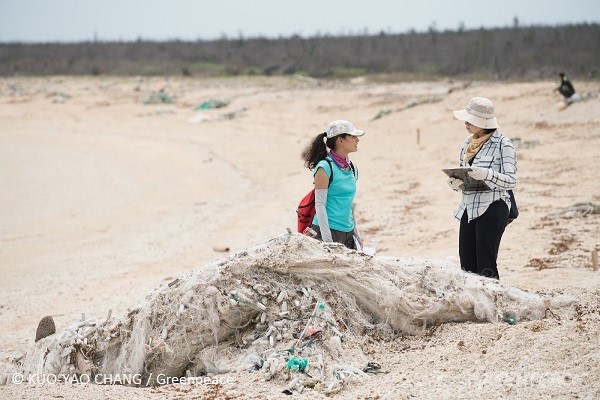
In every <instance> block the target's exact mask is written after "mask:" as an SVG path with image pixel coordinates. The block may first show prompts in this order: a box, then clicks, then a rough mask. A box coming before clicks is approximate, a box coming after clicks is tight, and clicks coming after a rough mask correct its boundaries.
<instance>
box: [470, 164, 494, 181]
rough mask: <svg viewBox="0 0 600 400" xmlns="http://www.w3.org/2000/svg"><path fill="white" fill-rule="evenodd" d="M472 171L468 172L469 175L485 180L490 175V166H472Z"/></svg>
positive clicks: (478, 179)
mask: <svg viewBox="0 0 600 400" xmlns="http://www.w3.org/2000/svg"><path fill="white" fill-rule="evenodd" d="M471 169H472V171H469V172H467V174H469V176H470V177H471V178H473V179H475V180H477V181H484V180H486V179H487V177H488V172H489V171H490V170H489V168H481V167H471Z"/></svg>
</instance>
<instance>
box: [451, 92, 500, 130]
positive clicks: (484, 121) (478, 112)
mask: <svg viewBox="0 0 600 400" xmlns="http://www.w3.org/2000/svg"><path fill="white" fill-rule="evenodd" d="M495 112H496V107H494V103H492V102H491V101H490V100H489V99H486V98H485V97H473V98H472V99H471V100H469V104H468V105H467V108H465V109H464V110H457V111H454V116H455V117H456V119H458V120H460V121H466V122H468V123H470V124H471V125H475V126H476V127H478V128H483V129H495V128H499V126H498V120H497V119H496V117H495V115H494V113H495Z"/></svg>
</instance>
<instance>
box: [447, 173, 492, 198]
mask: <svg viewBox="0 0 600 400" xmlns="http://www.w3.org/2000/svg"><path fill="white" fill-rule="evenodd" d="M472 170H473V169H472V168H470V167H455V168H443V169H442V171H443V172H444V173H445V174H446V175H448V177H450V178H457V179H460V180H461V181H463V183H462V185H460V186H459V189H460V190H462V191H463V192H476V191H486V190H492V189H491V188H490V187H489V186H488V185H487V184H486V183H485V182H484V181H479V180H476V179H473V178H471V177H470V176H469V174H467V172H469V171H472Z"/></svg>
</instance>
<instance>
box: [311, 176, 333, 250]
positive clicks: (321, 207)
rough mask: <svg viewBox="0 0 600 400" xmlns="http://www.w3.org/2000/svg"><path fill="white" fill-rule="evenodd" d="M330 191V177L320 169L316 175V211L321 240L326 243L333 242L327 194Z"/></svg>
mask: <svg viewBox="0 0 600 400" xmlns="http://www.w3.org/2000/svg"><path fill="white" fill-rule="evenodd" d="M328 189H329V177H328V176H327V174H326V173H325V170H324V169H323V168H318V169H317V172H316V173H315V211H316V213H317V219H318V220H319V229H320V230H321V238H322V239H323V241H324V242H333V238H332V237H331V230H330V229H329V219H328V217H327V208H326V205H327V192H328Z"/></svg>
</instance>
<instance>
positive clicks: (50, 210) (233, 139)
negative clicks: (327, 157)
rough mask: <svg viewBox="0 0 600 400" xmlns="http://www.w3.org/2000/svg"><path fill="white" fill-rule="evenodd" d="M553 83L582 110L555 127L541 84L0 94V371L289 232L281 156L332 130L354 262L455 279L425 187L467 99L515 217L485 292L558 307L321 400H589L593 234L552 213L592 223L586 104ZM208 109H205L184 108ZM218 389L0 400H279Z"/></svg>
mask: <svg viewBox="0 0 600 400" xmlns="http://www.w3.org/2000/svg"><path fill="white" fill-rule="evenodd" d="M574 83H575V86H576V88H577V91H578V92H579V93H581V94H585V93H591V94H592V96H591V98H590V99H588V100H586V101H582V102H579V103H575V104H573V105H571V106H569V107H568V108H566V109H561V108H560V107H558V104H559V102H560V101H561V97H560V95H559V94H558V93H557V92H554V91H553V89H554V87H555V86H557V82H554V81H538V82H514V83H506V82H504V83H501V82H494V83H492V82H465V81H451V80H440V81H435V82H405V83H387V82H382V83H374V82H371V81H368V80H366V79H364V78H357V79H354V80H352V81H350V82H332V81H327V80H314V79H310V78H304V77H286V78H276V77H272V78H261V77H256V78H229V79H208V80H203V79H193V78H186V79H183V78H169V79H160V78H118V77H94V78H91V77H46V78H18V77H17V78H2V79H0V184H1V186H2V188H3V190H2V192H1V194H0V271H1V277H2V279H1V280H0V356H1V359H0V360H1V361H0V363H5V364H8V363H10V361H11V360H12V359H14V358H15V357H19V355H21V354H22V353H24V352H25V351H27V350H28V349H29V348H31V346H33V344H34V339H35V331H36V328H37V324H38V322H39V321H40V319H41V318H42V317H44V316H46V315H51V316H52V317H53V318H54V321H55V323H56V326H57V329H58V330H60V329H65V328H66V327H67V326H68V325H69V324H70V323H71V322H73V321H75V320H79V319H80V318H81V315H82V314H85V316H87V317H96V318H102V317H105V316H106V314H107V312H108V310H112V314H113V315H117V316H118V315H122V314H126V313H127V311H128V309H130V308H132V307H134V306H136V305H137V304H138V303H139V302H140V301H141V300H142V299H143V298H144V297H145V296H146V295H147V294H148V293H150V292H152V291H153V290H154V289H155V288H157V287H158V286H160V285H161V284H164V283H167V282H170V281H172V280H173V279H175V278H177V277H179V276H181V275H182V274H184V273H185V272H187V271H189V270H191V269H195V268H200V267H202V266H203V265H205V264H207V263H209V262H211V261H214V260H216V259H219V258H223V257H227V256H228V255H230V254H234V253H236V252H239V251H243V250H244V249H246V248H248V247H251V246H254V245H257V244H259V243H263V242H266V241H268V240H269V239H271V238H273V237H275V236H277V235H281V234H283V233H285V232H286V230H287V229H288V228H290V229H291V230H292V231H294V230H295V226H296V220H295V209H296V206H297V204H298V201H299V199H300V198H301V197H302V196H303V195H304V194H305V193H306V192H307V191H308V189H309V188H310V187H311V185H312V176H311V174H310V172H309V171H308V170H307V169H306V168H304V167H303V165H302V160H301V159H300V153H301V151H302V149H303V148H304V146H305V145H306V144H307V143H308V142H309V140H311V139H312V138H313V137H314V136H315V135H316V134H318V133H319V132H322V131H323V129H324V127H325V125H326V123H327V122H329V121H331V120H334V119H348V120H350V121H352V122H353V123H354V125H355V126H356V127H357V128H358V129H361V130H365V131H366V132H367V133H366V135H365V136H364V137H362V138H361V139H360V143H359V146H358V147H359V151H358V152H357V153H353V154H352V155H351V157H352V160H353V162H354V164H355V165H356V166H357V167H358V169H359V174H360V178H359V181H358V192H357V197H356V203H357V215H358V226H359V228H360V230H361V232H362V234H363V237H364V239H365V242H366V244H367V245H372V246H376V247H377V250H378V255H382V256H395V257H417V258H422V259H432V260H444V261H449V262H451V263H453V264H454V265H455V268H457V269H459V268H460V267H459V266H458V265H459V260H458V246H457V244H458V221H456V220H455V219H454V217H453V215H454V211H455V209H456V207H457V205H458V202H459V195H458V194H457V193H454V192H453V191H451V190H450V189H449V188H448V186H447V185H446V177H445V175H444V174H443V173H442V172H441V169H442V168H444V167H448V166H453V165H456V164H457V163H458V154H459V150H460V146H461V144H462V142H463V139H464V138H465V137H466V136H467V133H466V130H465V128H464V126H463V124H462V123H461V122H460V121H457V120H455V119H454V118H453V115H452V111H453V110H457V109H461V108H464V106H465V105H466V103H467V102H468V100H469V99H470V98H471V97H474V96H484V97H488V98H490V99H491V100H492V101H494V103H495V105H496V110H497V116H498V120H499V124H500V127H501V128H500V129H501V131H502V132H503V134H504V135H505V136H508V137H510V138H511V139H513V140H514V143H515V145H516V151H517V160H518V184H517V188H516V189H515V195H516V198H517V202H518V205H519V210H520V213H521V214H520V216H519V218H518V219H517V220H516V221H515V222H513V223H512V224H510V225H509V226H508V227H507V230H506V232H505V234H504V236H503V239H502V243H501V247H500V254H499V259H498V266H499V267H498V269H499V272H500V279H501V281H502V282H504V283H506V284H508V285H510V286H513V287H517V288H520V289H523V290H527V291H531V292H535V293H542V294H549V295H561V294H565V295H569V296H573V297H574V298H575V299H576V303H575V304H574V305H573V306H571V307H568V308H565V309H562V310H559V311H557V312H556V313H555V315H554V314H553V315H548V317H547V318H544V319H541V320H537V321H524V322H522V323H517V324H516V325H508V324H506V323H497V324H494V323H474V322H466V323H448V324H442V325H440V326H438V327H436V329H433V330H430V331H428V334H426V335H417V336H410V335H407V336H399V337H397V338H396V339H394V340H389V341H378V340H374V339H372V338H369V337H365V339H364V343H363V345H362V346H361V351H362V352H363V353H365V354H368V355H369V357H370V358H371V359H373V360H376V361H377V362H378V363H380V364H381V365H382V369H383V370H385V372H386V373H383V374H376V375H372V376H370V377H369V378H367V379H363V380H361V381H356V382H350V383H349V384H348V385H347V386H346V387H344V388H343V389H342V390H341V391H340V392H339V393H338V394H336V395H334V396H332V397H333V398H340V399H404V398H406V399H408V398H417V399H426V398H465V399H467V398H469V399H480V398H488V399H500V398H506V397H511V398H522V399H535V398H581V399H594V398H598V397H600V379H599V378H600V361H599V360H600V336H599V335H598V332H599V329H600V269H599V270H596V271H594V270H593V268H592V261H591V254H592V250H593V249H594V248H597V249H600V241H599V238H600V215H599V214H590V215H587V216H574V217H572V218H565V217H564V215H563V216H561V215H559V213H560V212H562V211H565V210H568V209H570V208H572V207H573V206H574V205H575V204H577V203H587V202H593V203H595V204H599V203H600V185H599V184H598V166H597V164H598V159H599V157H600V99H599V98H598V93H599V92H600V82H597V81H589V82H586V81H575V82H574ZM153 95H154V96H155V98H156V96H160V95H162V96H163V97H159V98H158V100H157V102H154V103H153V102H152V101H151V100H152V96H153ZM214 99H216V100H219V101H221V102H223V104H225V105H224V106H223V107H219V108H217V107H212V108H211V107H210V106H208V105H206V107H205V108H200V107H199V106H200V105H202V104H203V103H204V102H207V101H209V100H214ZM168 100H172V102H170V101H168ZM199 108H200V109H199ZM228 376H230V377H231V378H232V379H233V383H231V384H227V385H222V386H214V385H191V386H190V385H164V386H159V387H154V388H135V387H129V386H120V385H95V384H79V385H72V384H42V385H35V384H16V383H10V382H9V383H8V384H6V385H3V386H0V398H6V399H31V398H40V399H42V398H43V399H46V398H48V399H51V398H89V399H104V398H128V399H138V398H139V399H142V398H144V399H159V398H161V399H162V398H169V399H184V400H186V399H204V398H211V399H212V398H219V399H221V398H222V399H226V398H229V399H233V398H248V399H267V398H268V399H272V398H290V396H287V395H285V394H282V390H283V389H285V386H284V385H282V384H281V383H280V382H265V381H264V380H262V379H261V376H259V375H258V374H253V373H251V372H247V371H241V372H231V373H230V374H228ZM291 397H295V398H307V399H319V398H327V397H326V396H325V395H324V394H323V393H320V392H319V391H316V390H310V389H306V390H305V391H304V392H303V393H301V394H299V393H295V394H294V395H293V396H291Z"/></svg>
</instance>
